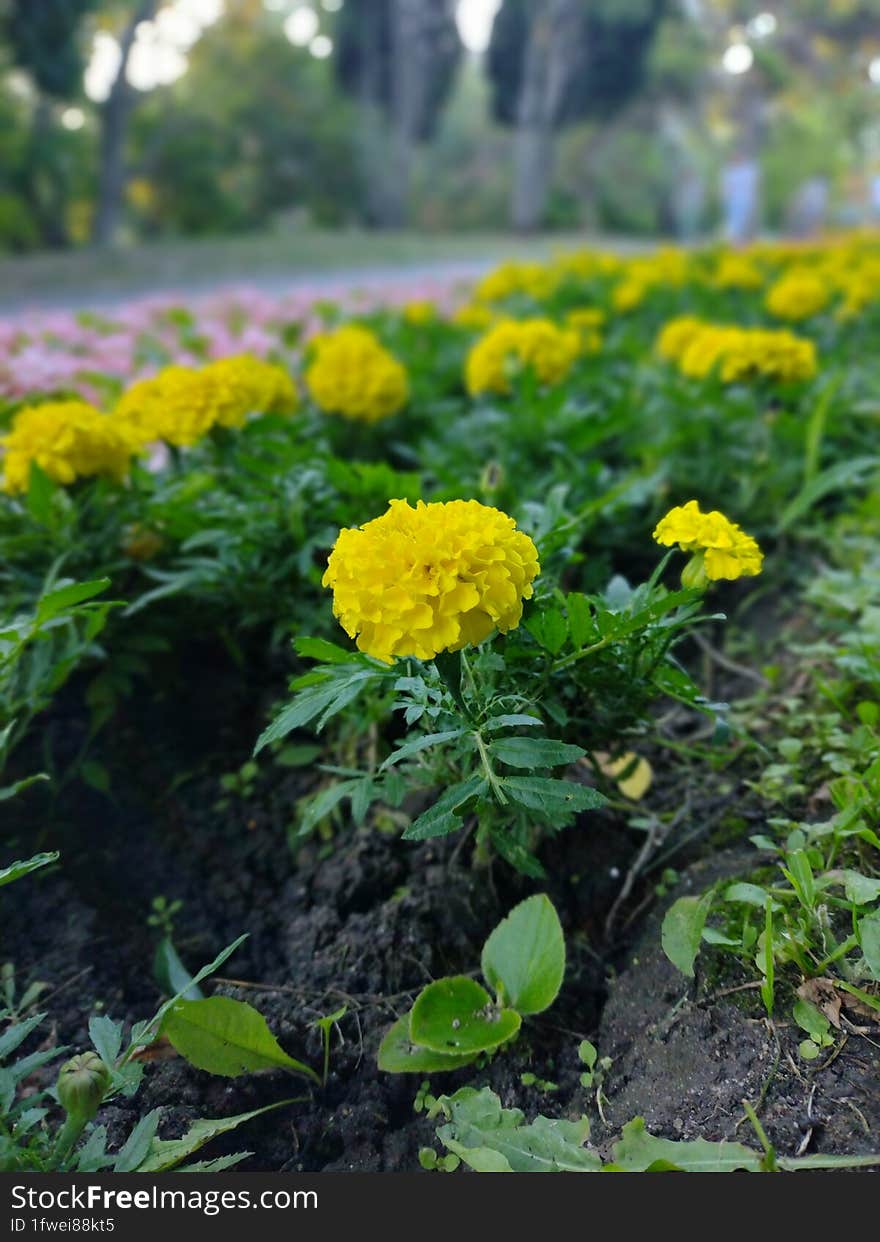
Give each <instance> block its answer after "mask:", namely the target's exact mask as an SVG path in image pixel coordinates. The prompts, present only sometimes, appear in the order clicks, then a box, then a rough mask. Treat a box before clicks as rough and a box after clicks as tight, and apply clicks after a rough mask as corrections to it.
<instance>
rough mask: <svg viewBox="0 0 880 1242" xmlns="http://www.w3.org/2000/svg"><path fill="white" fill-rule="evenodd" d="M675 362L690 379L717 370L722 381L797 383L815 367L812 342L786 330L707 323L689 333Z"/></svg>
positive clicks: (809, 374) (816, 367) (810, 376)
mask: <svg viewBox="0 0 880 1242" xmlns="http://www.w3.org/2000/svg"><path fill="white" fill-rule="evenodd" d="M678 365H679V369H680V371H681V373H682V374H683V375H686V376H688V377H689V378H691V379H705V378H706V377H707V376H709V375H711V374H712V373H713V372H717V375H718V378H719V379H720V380H721V382H722V384H734V383H737V382H739V381H740V380H750V379H762V378H763V379H769V380H776V381H778V382H780V383H796V382H798V381H801V380H808V379H811V378H812V377H813V376H814V375H815V374H816V371H817V369H818V363H817V359H816V347H815V345H814V344H813V342H812V341H808V340H806V339H805V338H804V337H800V336H795V335H794V333H792V332H789V331H788V330H787V329H783V330H779V331H774V330H772V329H766V328H731V327H724V326H721V325H715V324H707V325H706V326H705V327H704V328H703V329H702V330H701V331H699V332H697V333H695V334H694V336H692V338H691V340H690V341H689V342H688V344H687V346H686V347H685V349H684V350H683V351H682V353H681V354H680V356H679V359H678Z"/></svg>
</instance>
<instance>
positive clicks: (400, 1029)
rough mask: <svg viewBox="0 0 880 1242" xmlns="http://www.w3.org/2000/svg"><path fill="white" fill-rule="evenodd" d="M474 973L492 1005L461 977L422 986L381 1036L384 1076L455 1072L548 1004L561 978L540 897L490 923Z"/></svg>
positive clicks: (552, 928)
mask: <svg viewBox="0 0 880 1242" xmlns="http://www.w3.org/2000/svg"><path fill="white" fill-rule="evenodd" d="M482 969H483V975H484V977H485V979H486V982H487V983H488V984H489V986H490V987H491V988H493V989H494V991H495V1000H494V1001H493V1000H492V997H491V996H490V995H489V993H488V992H487V991H486V989H485V988H484V987H482V986H481V985H480V984H479V983H477V982H476V980H474V979H472V978H470V977H469V976H466V975H457V976H453V977H452V978H447V979H437V980H435V981H434V982H433V983H429V984H428V985H427V987H425V988H423V989H422V991H421V992H420V993H419V995H418V997H417V998H416V1000H415V1003H414V1004H413V1007H412V1009H411V1010H410V1012H409V1013H408V1014H407V1015H406V1016H405V1017H403V1018H400V1019H399V1020H398V1021H397V1022H396V1023H395V1024H394V1026H393V1027H392V1028H391V1030H390V1031H388V1033H387V1034H386V1035H385V1038H384V1039H383V1041H382V1044H381V1046H380V1048H379V1068H380V1069H382V1070H385V1071H386V1072H387V1073H391V1074H401V1073H434V1072H436V1071H438V1070H444V1069H458V1068H460V1066H462V1065H465V1064H467V1063H468V1061H470V1060H472V1059H473V1058H474V1057H475V1056H476V1055H477V1054H478V1053H481V1052H489V1051H492V1050H494V1049H496V1048H498V1047H500V1046H501V1045H502V1044H505V1043H507V1042H508V1041H509V1040H511V1039H513V1038H514V1037H515V1036H516V1034H517V1032H518V1031H519V1029H520V1026H521V1023H522V1017H523V1016H528V1015H530V1014H535V1013H541V1012H542V1011H543V1010H545V1009H547V1008H549V1006H550V1005H552V1004H553V1002H554V1001H555V999H556V997H557V996H558V994H559V989H560V988H561V986H562V979H563V975H564V973H565V941H564V938H563V934H562V928H561V926H560V923H559V916H558V915H557V913H556V911H555V909H554V908H553V905H552V903H551V902H550V900H549V899H548V898H547V897H546V896H545V895H544V894H536V895H535V896H534V897H527V898H526V900H525V901H522V902H520V904H519V905H518V906H515V907H514V909H513V910H511V912H510V914H509V915H508V916H507V917H506V918H505V919H503V920H502V922H501V923H499V924H498V926H497V927H496V928H495V930H494V931H493V932H492V933H491V935H490V936H489V938H488V939H487V941H486V943H485V945H484V946H483V953H482ZM459 1154H460V1153H459Z"/></svg>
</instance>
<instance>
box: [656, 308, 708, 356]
mask: <svg viewBox="0 0 880 1242" xmlns="http://www.w3.org/2000/svg"><path fill="white" fill-rule="evenodd" d="M707 326H708V325H707V324H706V321H705V320H704V319H697V317H696V316H695V315H679V316H678V317H677V318H676V319H670V320H669V322H668V323H665V324H664V325H663V327H662V328H661V330H660V335H659V336H658V337H657V340H656V343H655V345H654V349H655V351H656V352H657V354H658V355H659V356H660V357H661V358H665V359H666V360H667V362H678V361H679V359H680V358H681V357H682V355H683V354H684V352H685V350H686V349H687V347H688V346H689V345H690V344H691V342H692V341H693V340H695V339H696V337H697V336H698V335H699V334H700V332H702V331H704V330H705V328H706V327H707Z"/></svg>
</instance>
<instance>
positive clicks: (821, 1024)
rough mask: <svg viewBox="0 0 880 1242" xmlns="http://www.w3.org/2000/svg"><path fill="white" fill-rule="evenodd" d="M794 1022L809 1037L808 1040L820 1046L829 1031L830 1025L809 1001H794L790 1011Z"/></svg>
mask: <svg viewBox="0 0 880 1242" xmlns="http://www.w3.org/2000/svg"><path fill="white" fill-rule="evenodd" d="M792 1016H793V1017H794V1020H795V1022H796V1023H797V1024H798V1026H799V1027H800V1028H801V1030H804V1031H806V1032H807V1034H808V1035H809V1037H810V1039H811V1040H813V1041H814V1042H815V1043H817V1044H821V1043H822V1042H823V1040H824V1039H825V1037H826V1035H827V1034H828V1032H829V1031H830V1029H831V1023H830V1022H829V1021H828V1019H827V1018H826V1017H825V1015H824V1013H822V1011H821V1010H819V1009H817V1008H816V1006H815V1005H811V1004H810V1002H809V1001H805V1000H803V999H800V1000H796V1001H795V1003H794V1008H793V1009H792Z"/></svg>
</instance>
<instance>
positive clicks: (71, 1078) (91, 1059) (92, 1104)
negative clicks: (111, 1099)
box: [56, 1052, 110, 1122]
mask: <svg viewBox="0 0 880 1242" xmlns="http://www.w3.org/2000/svg"><path fill="white" fill-rule="evenodd" d="M109 1086H110V1071H109V1070H108V1069H107V1066H106V1065H105V1064H104V1062H103V1061H102V1060H101V1058H100V1057H99V1056H98V1054H97V1053H96V1052H80V1053H79V1054H78V1055H77V1056H75V1057H71V1058H70V1060H69V1061H66V1062H65V1063H64V1065H62V1066H61V1070H60V1072H59V1074H58V1082H57V1084H56V1087H57V1091H58V1099H59V1101H60V1103H61V1107H62V1108H63V1109H64V1110H65V1112H67V1113H68V1114H69V1115H70V1116H71V1117H75V1118H77V1119H78V1120H80V1121H83V1122H86V1121H91V1120H92V1118H93V1117H94V1115H95V1113H97V1111H98V1109H99V1108H100V1107H101V1101H102V1100H103V1099H104V1096H105V1095H106V1093H107V1088H108V1087H109Z"/></svg>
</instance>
